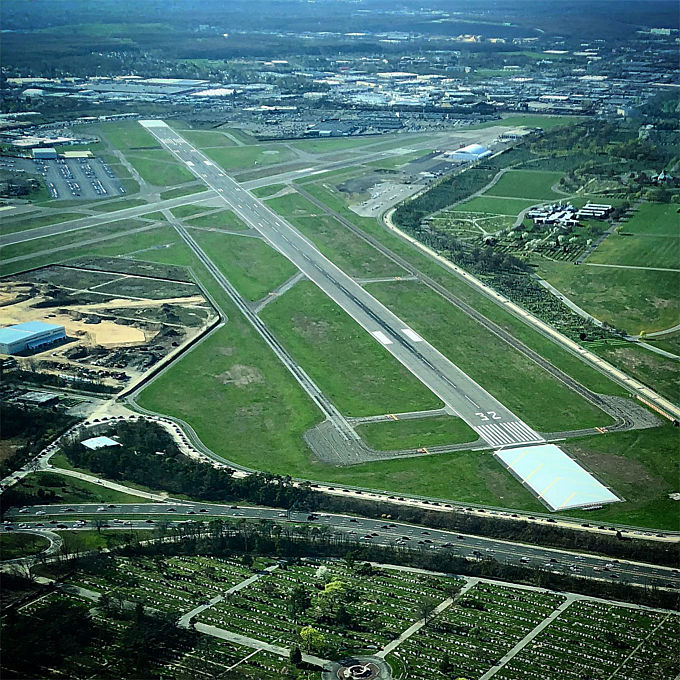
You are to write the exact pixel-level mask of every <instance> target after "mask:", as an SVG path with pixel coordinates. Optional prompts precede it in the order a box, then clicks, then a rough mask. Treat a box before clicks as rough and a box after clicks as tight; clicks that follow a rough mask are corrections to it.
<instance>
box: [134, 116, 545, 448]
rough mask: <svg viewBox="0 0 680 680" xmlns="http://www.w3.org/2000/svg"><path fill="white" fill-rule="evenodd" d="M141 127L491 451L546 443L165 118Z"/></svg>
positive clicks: (148, 122)
mask: <svg viewBox="0 0 680 680" xmlns="http://www.w3.org/2000/svg"><path fill="white" fill-rule="evenodd" d="M140 123H141V124H142V125H143V126H144V127H145V128H146V129H147V130H148V131H149V132H150V133H152V134H153V135H154V136H155V137H156V138H157V139H158V141H159V142H161V144H163V146H165V148H166V149H168V150H169V151H170V152H171V153H172V154H173V155H174V156H175V157H176V158H178V159H179V160H180V161H182V162H183V163H184V164H185V165H186V166H187V167H188V168H189V170H191V171H192V172H193V173H194V174H195V175H196V176H197V177H198V178H199V179H201V180H203V182H205V183H206V184H207V185H208V186H209V187H210V188H211V189H213V190H214V191H215V192H217V193H218V194H219V195H220V196H221V197H222V198H223V199H224V201H225V203H226V204H227V205H228V206H229V207H230V208H231V210H233V211H234V212H235V213H236V214H237V215H238V216H239V217H240V218H241V219H242V220H243V221H244V222H245V223H246V224H247V225H248V226H250V227H252V228H253V229H255V230H257V231H258V232H259V233H260V234H262V236H263V237H264V238H265V239H266V240H267V242H269V243H270V244H271V246H272V247H273V248H275V249H276V250H278V251H279V252H280V253H282V254H283V255H284V256H285V257H287V258H288V259H289V260H290V261H291V262H293V264H295V265H296V266H297V267H298V268H299V269H300V270H301V271H302V272H304V274H305V275H306V276H307V277H308V278H309V279H310V280H312V281H313V282H314V283H315V284H316V285H317V286H319V288H321V290H323V291H324V292H325V293H326V294H327V295H328V296H329V297H330V298H331V299H333V300H334V301H335V302H336V303H337V304H338V305H340V307H342V308H343V309H344V310H345V311H346V312H347V313H348V314H349V315H350V316H351V317H352V318H353V319H354V320H355V321H356V322H357V323H359V324H360V325H361V326H362V327H363V328H364V329H365V330H366V331H368V332H369V333H370V334H371V335H372V336H373V337H374V338H375V340H376V341H377V342H379V343H380V344H382V345H383V346H384V347H385V349H387V350H388V351H389V352H390V353H391V354H392V355H393V356H394V357H395V358H396V359H397V360H399V361H400V362H401V363H402V364H403V365H404V366H405V367H406V368H407V369H408V370H409V371H411V372H412V373H413V374H414V375H415V376H416V377H417V378H418V379H419V380H420V381H421V382H423V383H424V384H425V385H426V386H427V387H428V388H429V389H430V390H431V391H432V392H433V393H434V394H436V395H437V396H438V397H439V398H440V399H441V400H442V401H443V402H444V403H445V404H446V406H447V407H448V408H449V409H451V410H452V411H453V412H455V413H456V414H458V415H459V416H460V417H461V418H462V419H463V420H464V421H465V422H466V423H468V424H469V425H470V426H471V427H472V428H473V429H474V430H475V431H476V432H477V433H478V434H479V435H480V437H482V439H484V440H485V441H486V442H488V443H489V444H490V445H491V446H493V447H499V446H507V445H518V444H524V443H528V442H541V441H543V438H542V437H541V436H540V435H539V434H538V433H536V432H535V431H534V430H532V429H531V428H530V427H529V426H528V425H526V424H525V423H523V422H522V421H521V420H520V419H519V418H518V417H517V416H516V415H515V414H514V413H512V412H511V411H510V410H509V409H507V408H506V407H505V406H503V404H501V403H500V402H499V401H498V400H496V399H495V398H494V397H492V396H491V395H490V394H489V393H488V392H487V391H486V390H484V388H482V387H481V386H480V385H478V384H477V383H476V382H474V380H472V379H471V378H470V377H468V376H467V375H466V374H465V373H464V372H463V371H461V370H460V369H459V368H458V367H457V366H455V365H454V364H453V363H451V361H449V360H448V359H447V358H446V357H444V356H443V355H442V354H441V353H440V352H438V351H437V350H436V349H435V348H434V347H433V346H432V345H430V344H429V343H428V342H427V341H426V340H424V339H423V338H422V337H420V336H419V335H418V334H417V333H416V332H415V331H413V330H412V329H411V328H409V327H408V326H407V325H406V324H405V323H404V322H403V321H402V320H401V319H399V318H398V317H397V316H396V315H395V314H393V313H392V312H390V310H389V309H387V308H386V307H385V306H384V305H382V304H381V303H380V302H378V301H377V300H376V299H375V298H374V297H373V296H372V295H370V294H369V293H368V292H366V291H365V290H364V289H363V288H362V287H361V286H360V285H359V284H357V283H356V282H355V281H354V280H353V279H351V278H350V277H349V276H347V275H346V274H345V273H344V272H342V271H341V270H340V269H339V268H338V267H336V266H335V265H334V264H333V263H332V262H331V261H330V260H328V259H327V258H326V257H324V256H323V255H322V254H321V253H320V252H319V250H318V249H317V248H316V247H315V246H314V245H313V244H312V243H310V241H308V240H307V239H306V238H305V237H304V236H303V235H302V234H301V233H300V232H298V231H297V230H296V229H295V228H294V227H293V226H291V225H290V224H289V223H288V222H287V221H286V220H284V219H283V218H281V217H280V216H278V215H276V214H275V213H274V212H272V211H271V210H270V209H269V208H268V207H267V206H266V205H265V204H264V203H263V202H262V201H260V200H258V199H257V198H256V197H255V196H253V194H251V193H250V192H248V191H246V190H245V189H244V188H243V187H242V186H241V185H239V184H238V183H237V182H236V181H234V180H233V179H232V178H231V177H229V176H227V175H226V174H225V173H224V171H222V170H221V169H220V168H219V167H218V166H217V165H216V164H215V163H213V161H211V160H210V159H209V158H207V157H206V156H205V155H204V154H202V153H201V152H200V151H198V150H197V149H196V148H195V147H193V146H192V145H191V144H189V143H188V142H187V141H186V140H185V139H184V138H183V137H182V136H181V135H179V134H178V133H177V132H175V131H174V130H173V129H172V128H170V127H169V126H168V125H166V124H165V123H163V122H162V121H156V120H150V121H140Z"/></svg>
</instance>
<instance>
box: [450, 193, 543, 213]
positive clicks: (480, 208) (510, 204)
mask: <svg viewBox="0 0 680 680" xmlns="http://www.w3.org/2000/svg"><path fill="white" fill-rule="evenodd" d="M539 202H540V201H538V200H533V201H530V200H527V199H525V198H496V197H494V196H486V195H485V196H477V197H476V198H471V199H470V200H469V201H464V202H463V203H458V204H457V205H455V206H453V207H452V208H451V210H455V211H457V212H477V213H489V214H491V215H513V216H514V215H518V214H519V213H520V212H521V211H522V210H524V208H529V207H531V206H532V205H535V204H536V203H539Z"/></svg>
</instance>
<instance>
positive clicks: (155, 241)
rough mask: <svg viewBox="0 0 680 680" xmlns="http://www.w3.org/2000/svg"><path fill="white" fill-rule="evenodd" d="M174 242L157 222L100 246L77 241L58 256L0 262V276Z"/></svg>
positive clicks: (173, 236) (171, 231) (172, 233)
mask: <svg viewBox="0 0 680 680" xmlns="http://www.w3.org/2000/svg"><path fill="white" fill-rule="evenodd" d="M178 239H179V237H178V236H177V234H176V232H175V230H174V229H172V228H170V227H169V226H168V225H165V224H162V223H159V224H158V228H157V229H150V230H149V231H144V232H140V233H137V234H128V235H126V236H120V237H113V238H111V239H107V240H106V241H102V242H101V243H93V244H89V245H82V239H78V240H76V241H75V242H73V243H69V244H68V248H67V249H65V250H64V251H62V252H60V253H48V254H43V255H37V254H36V255H35V256H34V257H31V258H28V259H26V260H21V261H19V262H14V263H11V264H9V265H8V264H4V263H3V264H2V273H3V275H8V274H12V273H15V272H20V271H25V270H26V269H30V268H31V267H40V266H43V265H46V264H54V263H55V262H65V261H68V259H70V258H75V257H79V256H81V255H101V256H103V257H105V256H117V255H127V254H130V253H133V252H136V251H139V250H145V249H146V248H151V247H155V246H158V245H159V244H168V243H176V242H177V241H178ZM41 240H42V239H41ZM18 245H26V244H18ZM43 248H44V246H41V248H40V249H41V250H42V249H43ZM31 252H35V251H31Z"/></svg>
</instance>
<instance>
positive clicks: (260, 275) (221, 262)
mask: <svg viewBox="0 0 680 680" xmlns="http://www.w3.org/2000/svg"><path fill="white" fill-rule="evenodd" d="M191 235H192V236H193V238H194V239H195V240H196V241H197V242H198V244H199V245H200V246H201V248H203V250H204V251H205V253H206V254H207V255H208V257H209V258H210V259H211V260H212V261H213V262H214V263H215V264H216V265H217V266H218V267H219V269H220V271H221V272H223V274H224V275H225V276H226V277H227V278H228V279H229V281H230V282H231V283H232V284H233V285H234V286H235V287H236V289H237V290H238V291H239V292H240V293H241V295H243V297H245V298H246V299H247V300H251V301H252V300H259V299H260V298H263V297H265V296H266V295H267V293H269V292H270V291H272V290H273V289H274V288H276V287H277V286H278V285H280V284H282V283H283V282H284V281H286V280H287V279H289V278H290V277H291V276H293V275H294V274H295V273H296V272H297V271H298V269H297V267H296V266H295V265H294V264H293V263H292V262H291V261H290V260H287V259H286V258H285V257H283V255H281V254H280V253H277V252H276V251H275V250H274V249H273V248H271V247H270V246H268V245H267V244H266V243H265V242H264V241H262V240H261V239H259V238H244V237H243V236H234V235H232V234H220V233H218V232H207V231H197V230H192V234H191Z"/></svg>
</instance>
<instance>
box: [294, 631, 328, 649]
mask: <svg viewBox="0 0 680 680" xmlns="http://www.w3.org/2000/svg"><path fill="white" fill-rule="evenodd" d="M300 639H301V640H302V647H303V649H305V650H306V651H307V652H321V651H323V649H324V647H325V646H326V637H325V636H324V634H323V633H322V632H321V631H319V630H317V629H316V628H312V627H311V626H305V627H304V628H302V629H301V630H300Z"/></svg>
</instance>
